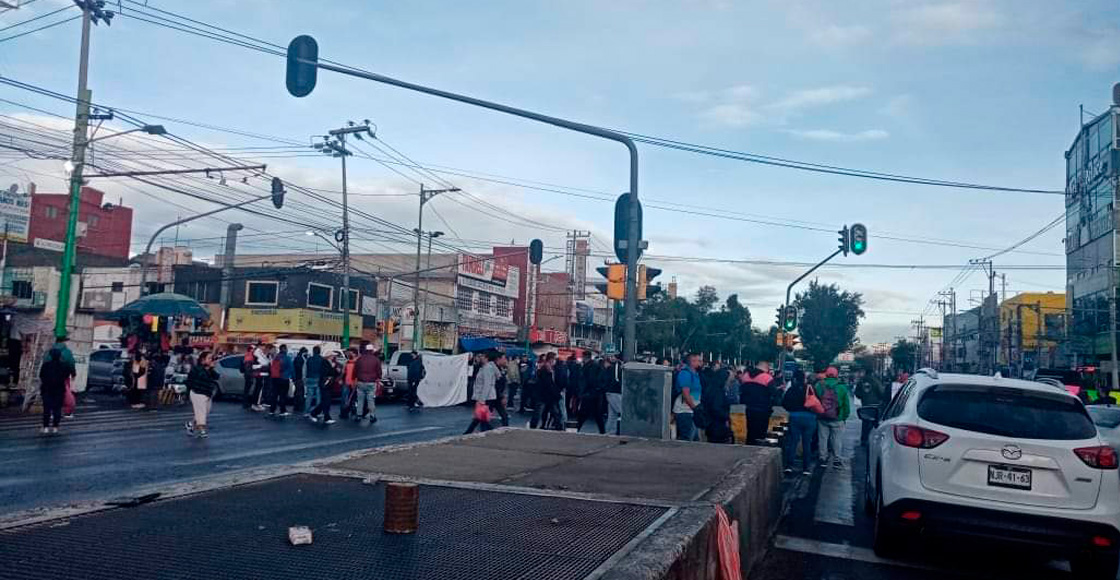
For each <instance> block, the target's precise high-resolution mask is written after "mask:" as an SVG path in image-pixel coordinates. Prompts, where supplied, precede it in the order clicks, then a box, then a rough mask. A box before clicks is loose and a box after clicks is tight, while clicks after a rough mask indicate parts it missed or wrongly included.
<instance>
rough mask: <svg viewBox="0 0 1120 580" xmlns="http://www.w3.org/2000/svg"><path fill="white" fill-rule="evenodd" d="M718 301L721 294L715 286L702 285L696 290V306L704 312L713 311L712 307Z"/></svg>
mask: <svg viewBox="0 0 1120 580" xmlns="http://www.w3.org/2000/svg"><path fill="white" fill-rule="evenodd" d="M718 302H719V294H717V293H716V289H715V288H714V287H712V286H701V287H700V289H699V290H697V291H696V308H698V309H699V310H700V312H703V313H704V314H707V313H708V312H711V310H712V307H713V306H715V305H716V303H718Z"/></svg>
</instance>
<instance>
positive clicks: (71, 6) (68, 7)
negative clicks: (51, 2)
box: [0, 4, 77, 32]
mask: <svg viewBox="0 0 1120 580" xmlns="http://www.w3.org/2000/svg"><path fill="white" fill-rule="evenodd" d="M71 8H77V6H75V5H74V4H71V5H69V6H63V7H62V8H59V9H58V10H52V11H50V12H46V13H44V14H40V15H38V16H33V17H31V18H28V19H27V20H24V21H22V22H16V23H15V24H9V25H7V26H5V27H3V28H0V32H4V31H6V30H11V29H13V28H16V27H18V26H23V25H25V24H31V23H32V22H35V21H36V20H42V19H43V18H47V17H49V16H54V15H55V14H58V13H59V12H65V11H67V10H70V9H71Z"/></svg>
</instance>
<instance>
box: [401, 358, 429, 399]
mask: <svg viewBox="0 0 1120 580" xmlns="http://www.w3.org/2000/svg"><path fill="white" fill-rule="evenodd" d="M420 356H421V355H420V354H419V353H417V352H416V351H412V360H411V361H409V363H408V374H407V377H408V395H407V399H406V400H407V402H408V410H410V411H411V410H414V409H416V408H418V407H422V406H423V404H422V403H420V398H419V397H417V396H416V391H417V390H418V389H419V388H420V381H422V380H424V376H425V375H426V374H427V371H425V370H424V360H423V359H422V358H420Z"/></svg>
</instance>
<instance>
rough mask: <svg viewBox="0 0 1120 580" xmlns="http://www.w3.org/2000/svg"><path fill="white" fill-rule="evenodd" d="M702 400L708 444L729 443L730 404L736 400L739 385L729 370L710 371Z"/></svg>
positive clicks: (730, 434) (730, 438)
mask: <svg viewBox="0 0 1120 580" xmlns="http://www.w3.org/2000/svg"><path fill="white" fill-rule="evenodd" d="M702 397H703V400H702V401H701V404H702V406H703V407H704V414H705V416H706V417H707V419H708V426H707V429H705V430H704V433H705V435H707V436H708V442H709V443H731V442H732V441H733V440H734V438H733V437H732V433H731V403H732V401H736V400H738V397H739V383H737V382H736V381H735V374H734V373H732V372H731V369H729V368H726V367H723V368H719V369H716V370H714V371H712V375H711V378H710V379H709V382H708V384H706V385H704V389H703V394H702Z"/></svg>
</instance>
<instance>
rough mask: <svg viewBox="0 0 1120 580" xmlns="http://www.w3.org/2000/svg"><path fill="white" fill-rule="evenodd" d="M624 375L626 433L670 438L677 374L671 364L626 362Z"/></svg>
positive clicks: (634, 435) (623, 395)
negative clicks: (673, 371)
mask: <svg viewBox="0 0 1120 580" xmlns="http://www.w3.org/2000/svg"><path fill="white" fill-rule="evenodd" d="M623 371H624V372H623V374H622V427H621V430H620V433H621V434H622V435H630V436H633V437H649V438H653V439H668V438H669V409H670V405H672V400H671V393H672V380H673V373H672V369H671V368H669V367H663V366H661V365H651V364H645V363H632V362H631V363H626V365H625V366H624V367H623Z"/></svg>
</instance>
